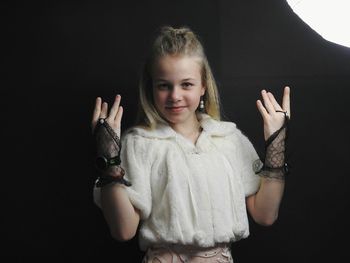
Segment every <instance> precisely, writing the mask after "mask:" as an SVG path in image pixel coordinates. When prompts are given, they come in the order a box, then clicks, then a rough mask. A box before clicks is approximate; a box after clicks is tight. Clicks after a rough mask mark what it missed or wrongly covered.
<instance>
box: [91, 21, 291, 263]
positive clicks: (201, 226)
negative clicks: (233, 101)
mask: <svg viewBox="0 0 350 263" xmlns="http://www.w3.org/2000/svg"><path fill="white" fill-rule="evenodd" d="M139 93H140V106H141V107H140V109H139V115H138V116H139V120H138V125H136V126H135V127H132V128H130V129H129V130H127V131H126V132H125V133H124V134H123V138H122V145H123V147H122V148H121V143H120V140H119V138H120V130H121V129H120V127H121V119H122V115H123V108H122V106H120V101H121V97H120V95H117V96H116V98H115V101H114V104H113V105H112V107H111V109H110V110H109V112H108V105H107V103H106V102H103V103H102V99H101V98H100V97H98V98H97V99H96V104H95V109H94V112H93V117H92V129H93V132H94V135H95V138H96V150H97V152H96V153H97V159H96V165H97V167H98V169H99V171H100V176H99V178H98V180H97V181H96V184H95V187H94V200H95V203H96V204H97V205H98V206H99V207H100V208H101V209H102V211H103V214H104V217H105V219H106V221H107V223H108V225H109V228H110V231H111V234H112V236H113V237H114V238H116V239H117V240H120V241H126V240H130V239H131V238H133V237H134V236H135V234H136V232H137V230H138V229H139V233H138V237H139V244H140V248H141V250H143V251H145V256H144V259H143V262H145V263H149V262H192V263H195V262H233V260H232V255H231V251H230V242H235V241H238V240H240V239H242V238H246V237H248V235H249V226H248V217H247V211H248V212H249V213H250V215H251V216H252V218H253V219H254V220H255V221H256V222H257V223H259V224H262V225H271V224H273V223H274V221H275V220H276V219H277V216H278V210H279V206H280V202H281V199H282V195H283V190H284V176H285V174H287V173H288V169H287V168H288V165H287V163H286V160H285V141H286V138H287V127H288V126H287V124H288V120H289V118H290V96H289V94H290V89H289V88H288V87H286V88H285V89H284V95H283V102H282V106H280V105H279V104H278V103H277V101H276V100H275V98H274V96H273V95H272V94H271V93H270V92H266V91H265V90H262V92H261V94H262V99H263V102H264V104H263V103H262V102H261V101H260V100H257V102H256V104H257V108H258V110H259V112H260V113H261V115H262V118H263V121H264V138H265V141H266V145H265V146H266V154H265V157H264V160H263V161H260V159H259V156H258V154H257V153H256V151H255V149H254V147H253V145H252V143H251V142H250V141H249V139H248V138H247V137H246V136H245V135H244V134H243V133H242V132H241V131H240V130H239V129H238V128H237V127H236V124H235V123H233V122H224V121H220V107H219V97H218V91H217V87H216V84H215V81H214V78H213V75H212V72H211V69H210V67H209V64H208V61H207V58H206V56H205V53H204V51H203V47H202V45H201V43H200V41H199V40H198V38H197V37H196V35H195V34H194V32H192V31H191V30H190V29H189V28H186V27H184V28H178V29H175V28H172V27H163V28H162V29H161V30H160V32H159V34H158V35H157V37H156V39H155V41H154V43H153V46H152V49H151V53H150V56H149V58H148V60H147V61H146V63H145V67H144V70H143V73H142V76H141V81H140V85H139ZM287 113H288V115H287Z"/></svg>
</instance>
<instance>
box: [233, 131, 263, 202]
mask: <svg viewBox="0 0 350 263" xmlns="http://www.w3.org/2000/svg"><path fill="white" fill-rule="evenodd" d="M237 137H238V141H237V144H238V145H237V155H238V157H237V158H238V161H239V163H240V164H241V165H240V168H241V169H240V170H241V171H240V173H241V177H242V182H243V187H244V193H245V196H249V195H252V194H255V193H256V192H257V191H258V190H259V186H260V177H259V176H258V175H256V174H255V172H254V169H253V163H254V161H256V160H257V159H260V158H259V155H258V154H257V152H256V150H255V148H254V146H253V144H252V143H251V141H250V140H249V139H248V137H247V136H246V135H245V134H243V133H242V131H241V130H239V129H237Z"/></svg>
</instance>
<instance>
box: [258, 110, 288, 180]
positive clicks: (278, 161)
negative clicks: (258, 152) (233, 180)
mask: <svg viewBox="0 0 350 263" xmlns="http://www.w3.org/2000/svg"><path fill="white" fill-rule="evenodd" d="M276 112H282V113H284V115H285V121H284V124H283V126H282V127H281V128H280V129H279V130H277V131H276V132H274V133H273V134H272V135H271V136H270V137H269V138H268V139H267V140H266V142H265V159H264V162H263V163H262V162H261V161H260V159H258V160H256V161H255V162H254V164H253V166H254V171H255V173H256V174H258V175H260V176H262V177H266V178H274V179H282V180H283V179H284V177H285V175H286V174H288V173H289V165H288V163H287V160H286V154H285V153H286V142H287V138H288V126H289V125H288V124H289V117H288V116H287V113H286V112H284V111H276Z"/></svg>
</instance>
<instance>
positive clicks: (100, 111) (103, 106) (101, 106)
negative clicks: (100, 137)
mask: <svg viewBox="0 0 350 263" xmlns="http://www.w3.org/2000/svg"><path fill="white" fill-rule="evenodd" d="M120 101H121V96H120V95H117V96H115V100H114V103H113V105H112V108H111V110H110V112H109V114H108V103H107V102H103V103H102V99H101V98H100V97H97V98H96V102H95V109H94V111H93V114H92V121H91V129H92V132H94V130H95V127H96V124H97V121H98V120H99V119H100V118H104V119H106V121H107V123H108V124H109V126H111V127H112V129H113V130H114V132H115V133H116V134H117V135H118V136H119V138H120V131H121V120H122V117H123V107H122V106H120Z"/></svg>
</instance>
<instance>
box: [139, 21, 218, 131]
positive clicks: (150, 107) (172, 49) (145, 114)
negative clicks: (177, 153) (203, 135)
mask: <svg viewBox="0 0 350 263" xmlns="http://www.w3.org/2000/svg"><path fill="white" fill-rule="evenodd" d="M166 55H183V56H195V57H198V58H199V60H200V66H201V76H202V84H203V86H205V94H204V96H203V99H204V108H205V113H207V114H208V115H210V116H211V117H212V118H214V119H216V120H220V102H219V94H218V89H217V86H216V82H215V79H214V76H213V74H212V71H211V69H210V66H209V63H208V59H207V57H206V55H205V53H204V48H203V46H202V44H201V43H200V41H199V39H198V37H197V36H196V35H195V33H194V32H193V31H192V30H191V29H189V28H188V27H181V28H173V27H170V26H164V27H162V28H160V31H159V33H158V35H157V37H156V38H155V40H154V42H153V45H152V48H151V52H150V54H149V57H148V58H147V60H146V63H145V64H144V67H143V70H142V72H141V77H140V82H139V109H138V116H137V124H138V125H142V126H146V127H148V128H151V129H152V128H154V127H155V125H156V123H157V122H166V120H164V119H163V118H162V117H161V115H160V114H159V112H158V110H157V109H156V107H155V104H154V100H153V87H152V68H153V65H154V63H155V62H156V60H157V59H158V58H160V57H163V56H166Z"/></svg>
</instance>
